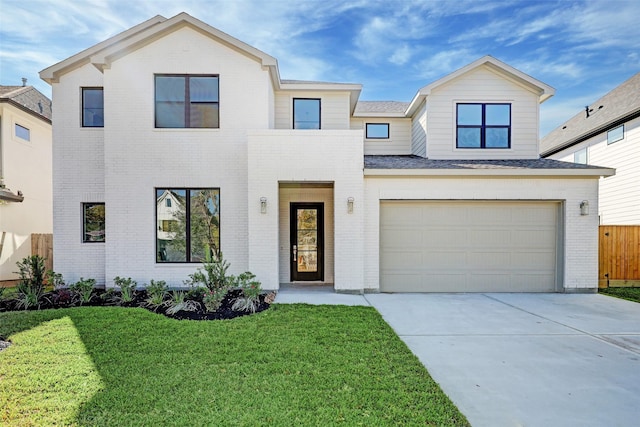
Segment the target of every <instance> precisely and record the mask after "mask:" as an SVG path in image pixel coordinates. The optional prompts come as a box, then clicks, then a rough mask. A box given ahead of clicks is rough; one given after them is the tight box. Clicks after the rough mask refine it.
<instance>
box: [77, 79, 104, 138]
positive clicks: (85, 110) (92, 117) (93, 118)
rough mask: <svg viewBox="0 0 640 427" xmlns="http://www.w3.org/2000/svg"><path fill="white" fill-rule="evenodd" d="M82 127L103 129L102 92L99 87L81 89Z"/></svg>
mask: <svg viewBox="0 0 640 427" xmlns="http://www.w3.org/2000/svg"><path fill="white" fill-rule="evenodd" d="M82 127H89V128H101V127H104V90H103V89H102V88H101V87H83V88H82Z"/></svg>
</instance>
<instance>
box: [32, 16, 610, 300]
mask: <svg viewBox="0 0 640 427" xmlns="http://www.w3.org/2000/svg"><path fill="white" fill-rule="evenodd" d="M40 76H41V77H42V78H43V79H44V80H45V81H47V82H49V83H50V84H51V85H52V86H53V98H54V100H55V102H56V105H57V106H58V107H57V108H56V111H55V112H54V123H55V126H54V141H55V144H54V193H55V197H54V208H55V218H54V235H55V239H54V244H55V248H54V250H55V253H56V259H55V269H56V271H58V272H60V273H63V274H64V276H65V277H66V278H67V279H68V280H77V279H78V278H79V277H80V276H84V277H93V278H96V279H98V281H99V282H101V283H104V284H106V286H113V278H114V277H115V276H124V277H132V278H133V279H135V280H137V281H138V283H145V282H147V283H148V281H149V280H150V279H162V280H166V281H167V283H169V284H170V285H172V286H178V285H181V284H182V283H183V280H184V279H185V278H187V275H188V274H190V273H192V272H193V271H194V270H195V269H196V268H197V267H198V265H199V263H200V262H201V261H202V260H203V259H205V258H206V256H207V254H208V253H210V252H212V251H214V250H217V249H220V250H221V251H222V253H223V254H224V257H225V259H227V260H228V261H229V262H230V264H231V270H230V273H235V274H237V273H240V272H243V271H246V270H249V271H252V272H253V273H254V274H256V275H257V277H258V278H259V280H261V282H262V285H263V287H264V288H265V289H278V288H279V286H280V284H284V283H292V282H300V283H316V284H317V283H325V284H331V285H333V288H334V289H335V291H337V292H365V291H366V292H377V291H382V292H406V291H417V292H433V291H451V292H481V291H482V292H484V291H509V292H525V291H526V292H554V291H557V292H565V291H566V292H592V291H595V290H596V288H597V256H598V235H597V226H598V218H597V216H596V215H581V210H580V204H581V203H582V202H583V201H588V202H589V203H590V204H592V205H593V206H595V205H596V204H597V200H598V193H597V190H598V189H597V186H598V179H599V177H600V176H604V175H611V174H613V170H611V169H606V168H598V167H594V166H587V165H580V164H574V163H564V162H558V161H553V160H547V159H540V158H539V154H538V153H539V151H538V128H539V104H540V103H541V102H543V101H545V100H546V99H547V98H549V97H550V96H552V95H553V93H554V90H553V88H551V87H549V86H548V85H546V84H544V83H542V82H540V81H538V80H536V79H534V78H532V77H530V76H528V75H526V74H524V73H522V72H520V71H518V70H516V69H514V68H512V67H510V66H509V65H507V64H504V63H502V62H500V61H498V60H497V59H495V58H492V57H489V56H487V57H483V58H481V59H479V60H477V61H475V62H473V63H471V64H469V65H467V66H466V67H464V68H462V69H460V70H457V71H455V72H453V73H452V74H449V75H448V76H446V77H444V78H442V79H440V80H437V81H436V82H433V83H431V84H429V85H427V86H425V87H423V88H421V89H419V90H418V92H417V94H416V96H415V97H414V98H413V100H411V102H408V103H399V102H371V101H368V102H363V101H359V99H358V98H359V95H360V92H361V89H362V86H361V85H359V84H350V83H325V82H307V81H297V80H283V79H281V78H280V75H279V71H278V64H277V61H276V59H275V58H273V57H271V56H269V55H267V54H265V53H264V52H261V51H259V50H257V49H255V48H253V47H251V46H249V45H247V44H245V43H243V42H241V41H239V40H237V39H235V38H233V37H231V36H229V35H227V34H225V33H223V32H221V31H219V30H217V29H215V28H213V27H211V26H209V25H207V24H205V23H203V22H201V21H199V20H197V19H195V18H193V17H191V16H189V15H187V14H184V13H181V14H179V15H176V16H174V17H173V18H170V19H166V18H163V17H161V16H157V17H155V18H152V19H150V20H148V21H146V22H143V23H142V24H140V25H138V26H136V27H133V28H131V29H129V30H127V31H125V32H123V33H121V34H119V35H116V36H114V37H112V38H110V39H108V40H106V41H103V42H101V43H99V44H97V45H95V46H93V47H90V48H89V49H87V50H85V51H82V52H80V53H78V54H76V55H74V56H72V57H70V58H68V59H66V60H64V61H62V62H60V63H58V64H56V65H53V66H51V67H49V68H47V69H45V70H43V71H42V72H41V73H40ZM170 195H171V197H172V198H171V200H172V201H171V203H172V206H173V205H174V204H175V205H179V206H180V209H178V210H177V211H176V212H175V213H171V211H168V210H166V208H169V207H168V206H166V201H165V202H164V203H163V200H166V198H169V197H170ZM96 203H104V207H105V210H104V218H103V223H104V230H105V232H106V234H105V241H104V242H100V243H91V244H89V243H83V241H82V239H81V238H80V236H81V235H82V232H81V230H82V229H83V217H82V214H81V213H82V211H83V209H84V208H86V206H87V205H90V206H93V204H96ZM162 221H173V222H167V223H166V227H165V226H164V225H163V223H162ZM167 230H168V231H167ZM167 233H170V234H167ZM169 242H170V243H171V251H172V252H171V255H169V251H167V253H166V255H165V254H164V253H163V249H166V247H167V244H169Z"/></svg>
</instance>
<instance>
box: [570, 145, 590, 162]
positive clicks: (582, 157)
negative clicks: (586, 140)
mask: <svg viewBox="0 0 640 427" xmlns="http://www.w3.org/2000/svg"><path fill="white" fill-rule="evenodd" d="M573 163H580V164H582V165H586V164H587V147H585V148H583V149H582V150H578V151H576V152H575V153H573Z"/></svg>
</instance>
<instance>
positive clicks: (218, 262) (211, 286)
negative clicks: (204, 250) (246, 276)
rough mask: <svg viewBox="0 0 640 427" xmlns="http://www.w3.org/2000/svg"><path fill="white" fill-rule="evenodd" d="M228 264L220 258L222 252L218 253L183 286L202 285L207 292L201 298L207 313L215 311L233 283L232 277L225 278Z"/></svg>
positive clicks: (191, 275) (190, 276)
mask: <svg viewBox="0 0 640 427" xmlns="http://www.w3.org/2000/svg"><path fill="white" fill-rule="evenodd" d="M228 269H229V263H228V262H227V261H225V259H224V258H223V257H222V252H218V253H217V254H215V255H214V256H213V257H212V258H211V259H208V260H207V261H205V262H204V263H203V265H202V267H200V268H198V270H197V271H196V272H195V273H193V274H190V275H189V279H188V280H186V281H185V284H187V285H190V286H193V287H196V288H197V287H198V286H200V285H204V286H205V287H206V288H207V289H208V291H206V292H205V294H204V295H203V297H202V300H203V302H204V305H205V307H206V308H207V310H208V311H216V310H217V309H218V308H219V307H220V304H222V300H223V299H224V297H225V295H227V292H228V291H229V288H230V287H231V285H232V284H233V282H234V281H235V279H234V277H233V276H227V270H228Z"/></svg>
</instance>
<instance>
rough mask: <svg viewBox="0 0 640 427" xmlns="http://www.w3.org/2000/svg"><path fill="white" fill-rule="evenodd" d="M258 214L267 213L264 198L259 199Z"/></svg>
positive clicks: (265, 199)
mask: <svg viewBox="0 0 640 427" xmlns="http://www.w3.org/2000/svg"><path fill="white" fill-rule="evenodd" d="M260 213H263V214H266V213H267V198H266V197H260Z"/></svg>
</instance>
